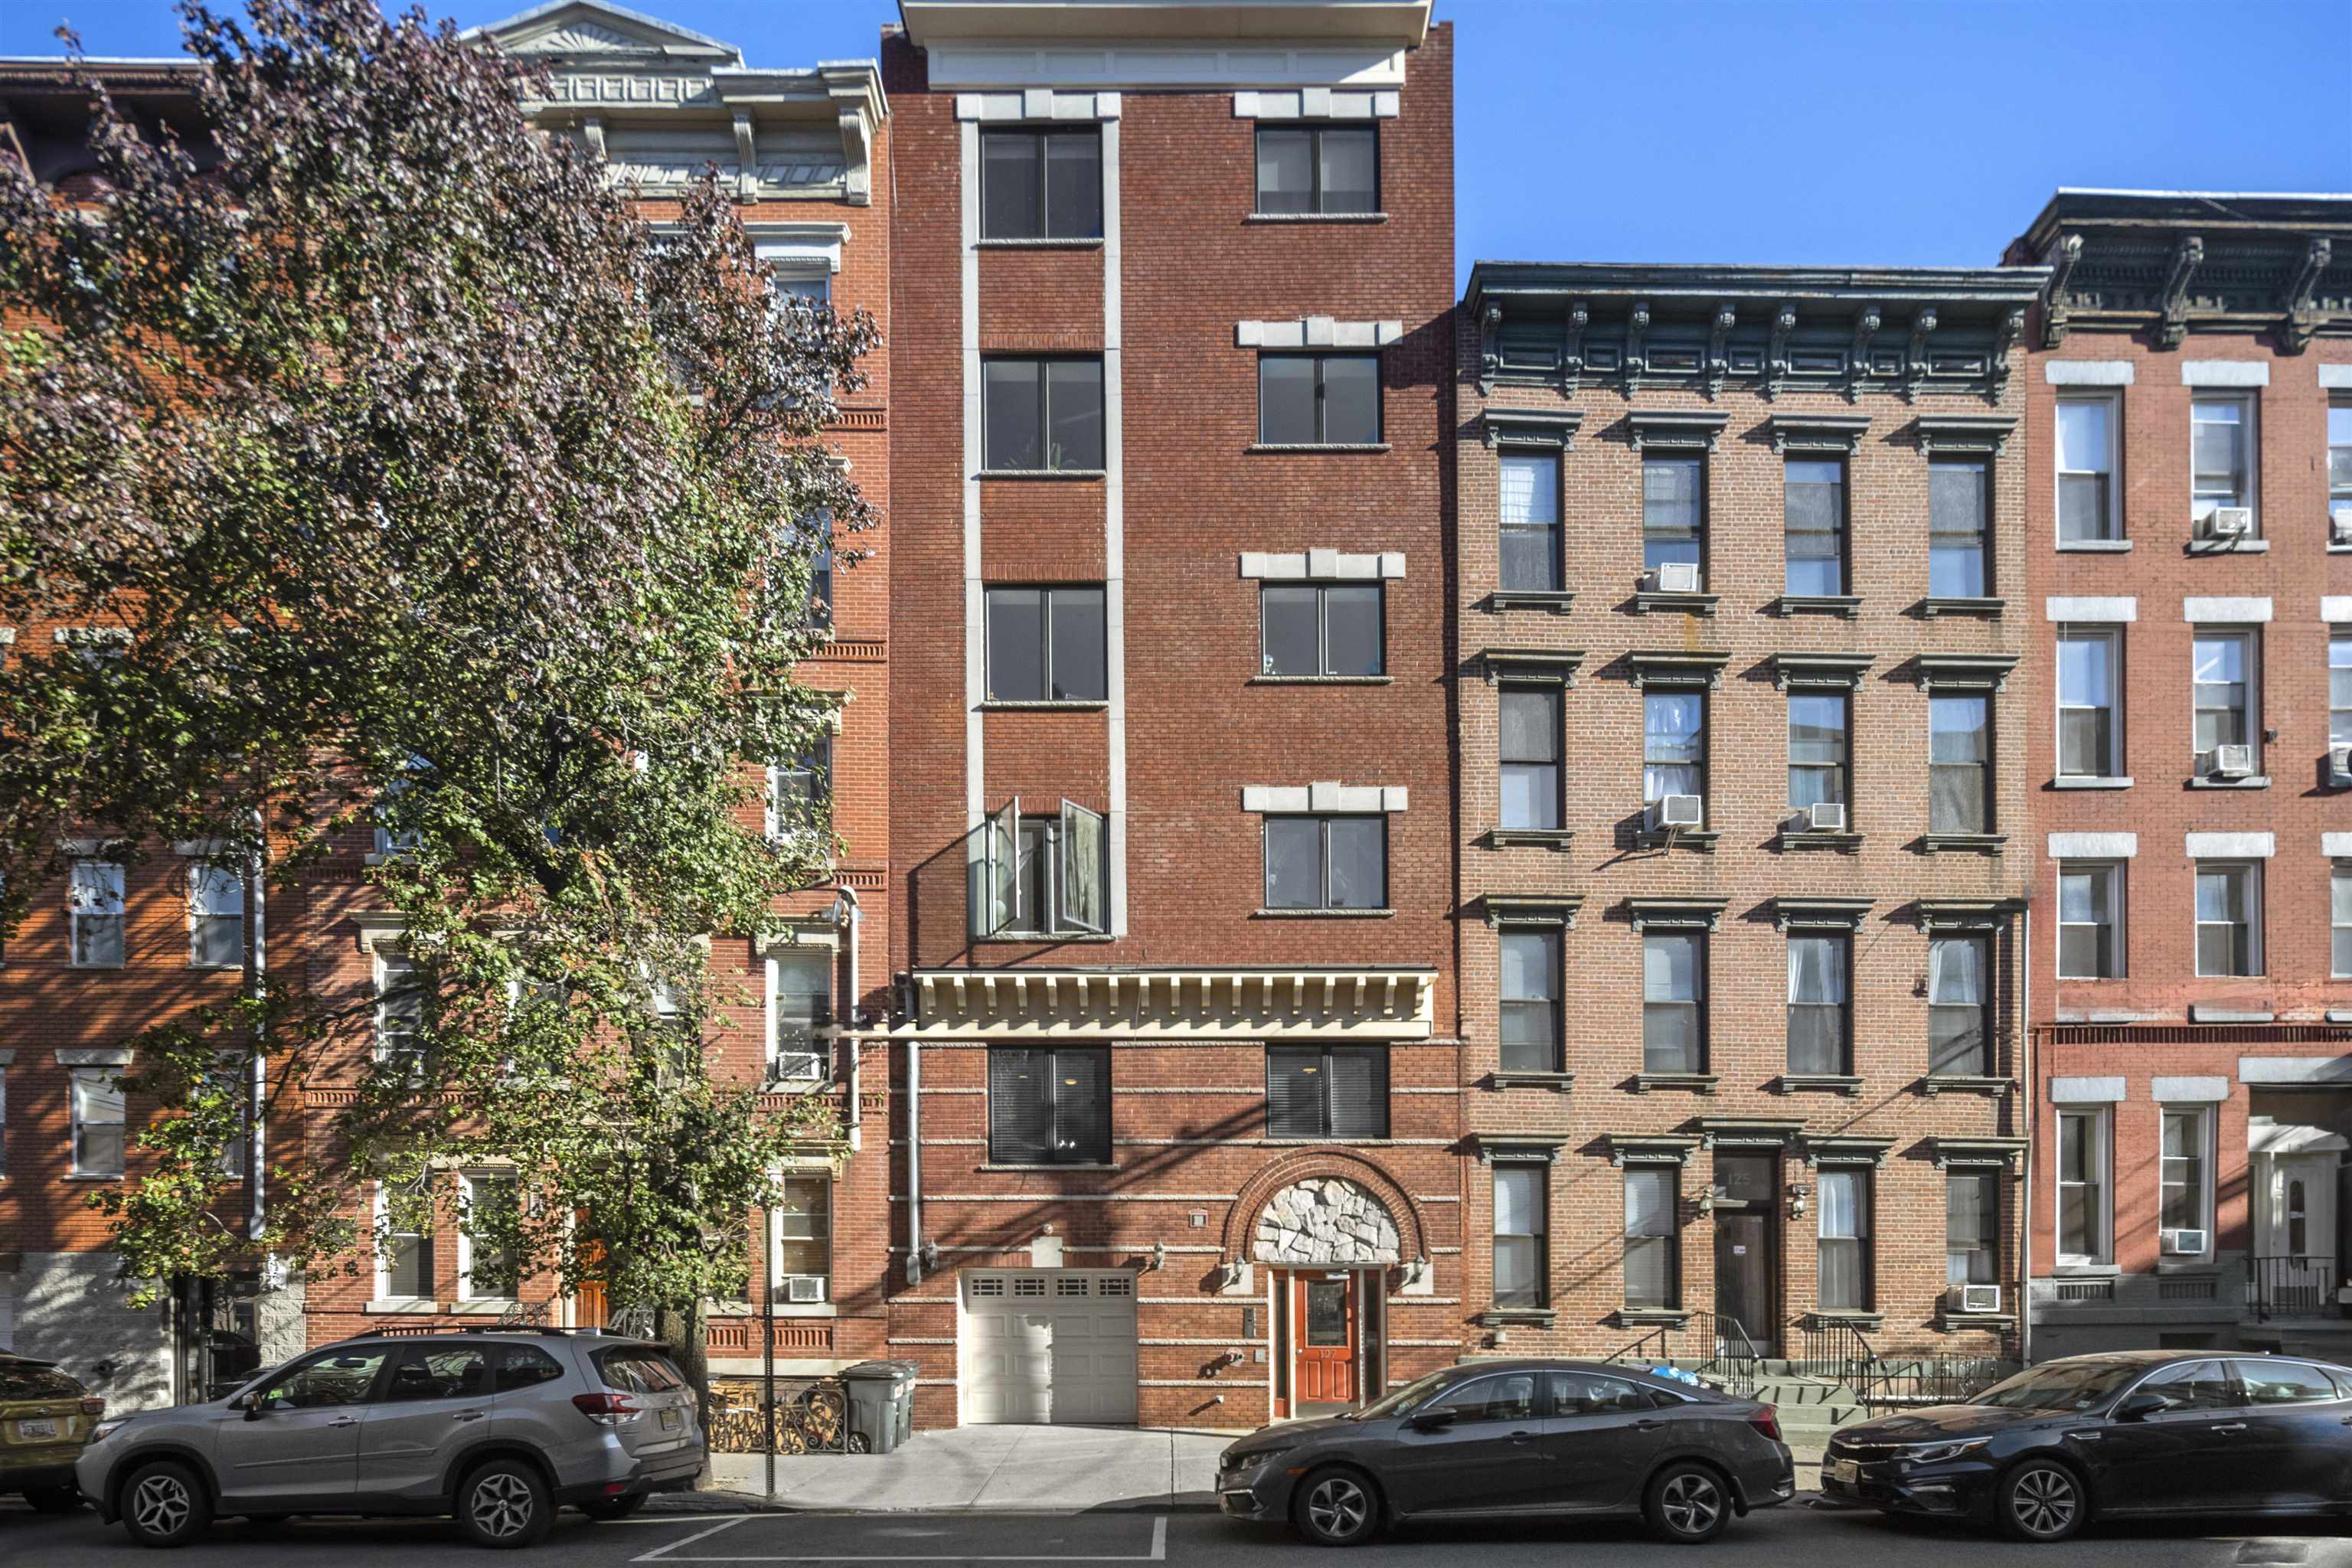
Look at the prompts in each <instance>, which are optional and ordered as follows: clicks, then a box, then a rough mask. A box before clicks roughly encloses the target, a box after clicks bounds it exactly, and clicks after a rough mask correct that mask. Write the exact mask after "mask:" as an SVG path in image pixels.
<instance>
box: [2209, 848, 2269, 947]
mask: <svg viewBox="0 0 2352 1568" xmlns="http://www.w3.org/2000/svg"><path fill="white" fill-rule="evenodd" d="M2262 972H2263V885H2262V868H2261V867H2259V866H2256V865H2253V864H2251V863H2250V864H2246V865H2221V864H2217V863H2216V862H2213V861H2210V860H2200V861H2199V862H2198V863H2197V973H2200V974H2213V975H2232V974H2241V975H2243V974H2260V973H2262Z"/></svg>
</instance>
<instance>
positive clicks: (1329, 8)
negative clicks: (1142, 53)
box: [898, 0, 1431, 49]
mask: <svg viewBox="0 0 2352 1568" xmlns="http://www.w3.org/2000/svg"><path fill="white" fill-rule="evenodd" d="M1430 5H1431V0H898V20H899V23H900V25H901V26H903V27H904V28H905V29H906V33H907V37H908V39H909V40H910V41H911V42H913V43H914V44H916V45H917V46H918V47H929V46H930V45H932V44H934V43H956V44H1003V43H1021V42H1034V43H1058V44H1067V43H1071V42H1073V41H1080V40H1082V41H1084V42H1086V43H1111V42H1117V43H1122V44H1143V43H1199V42H1201V41H1202V40H1205V39H1215V40H1219V41H1222V42H1224V43H1228V44H1258V43H1274V42H1277V41H1287V42H1297V43H1331V42H1347V43H1362V44H1384V45H1386V46H1388V47H1391V48H1404V49H1412V48H1419V47H1421V45H1422V42H1423V39H1424V38H1426V37H1428V35H1429V12H1430Z"/></svg>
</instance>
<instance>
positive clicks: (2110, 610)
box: [2042, 594, 2139, 626]
mask: <svg viewBox="0 0 2352 1568" xmlns="http://www.w3.org/2000/svg"><path fill="white" fill-rule="evenodd" d="M2042 619H2043V620H2045V621H2049V622H2051V623H2053V624H2061V623H2063V624H2064V625H2068V626H2116V625H2128V624H2129V623H2131V622H2133V621H2137V620H2138V619H2139V601H2138V600H2137V599H2136V598H2134V597H2132V596H2131V595H2128V594H2126V595H2123V596H2121V597H2119V598H2110V599H2068V598H2049V599H2044V600H2042Z"/></svg>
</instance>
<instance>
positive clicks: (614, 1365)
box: [596, 1350, 686, 1394]
mask: <svg viewBox="0 0 2352 1568" xmlns="http://www.w3.org/2000/svg"><path fill="white" fill-rule="evenodd" d="M596 1370H597V1371H598V1372H600V1373H604V1386H605V1387H607V1388H614V1389H618V1390H619V1391H620V1392H621V1393H623V1394H672V1393H675V1392H677V1390H678V1389H681V1388H684V1387H685V1386H686V1380H685V1379H684V1378H682V1377H680V1376H679V1375H678V1373H677V1368H675V1367H673V1366H671V1365H670V1364H669V1358H668V1357H667V1356H665V1355H663V1354H662V1353H661V1352H658V1351H649V1350H611V1351H606V1352H604V1353H602V1354H601V1355H599V1356H597V1357H596Z"/></svg>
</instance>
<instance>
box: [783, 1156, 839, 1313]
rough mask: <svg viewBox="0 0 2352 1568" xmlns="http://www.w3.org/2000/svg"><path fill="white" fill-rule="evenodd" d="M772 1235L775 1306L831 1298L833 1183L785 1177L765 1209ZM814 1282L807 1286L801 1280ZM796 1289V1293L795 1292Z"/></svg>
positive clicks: (825, 1179) (820, 1178)
mask: <svg viewBox="0 0 2352 1568" xmlns="http://www.w3.org/2000/svg"><path fill="white" fill-rule="evenodd" d="M768 1212H769V1214H770V1215H771V1216H772V1220H773V1223H774V1225H775V1233H776V1290H777V1304H782V1303H786V1302H792V1301H803V1302H805V1301H807V1300H808V1299H809V1298H810V1297H811V1296H812V1295H814V1298H815V1300H819V1301H824V1300H832V1298H833V1283H832V1280H833V1182H832V1180H831V1179H830V1178H829V1177H825V1176H804V1175H796V1176H786V1177H785V1178H784V1179H783V1183H782V1186H781V1187H780V1188H779V1189H778V1191H777V1194H776V1202H775V1206H774V1207H773V1208H772V1209H770V1210H769V1211H768ZM808 1280H814V1281H815V1284H814V1287H812V1286H811V1285H809V1284H806V1283H802V1282H803V1281H808ZM795 1286H797V1287H798V1288H797V1289H795Z"/></svg>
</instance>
